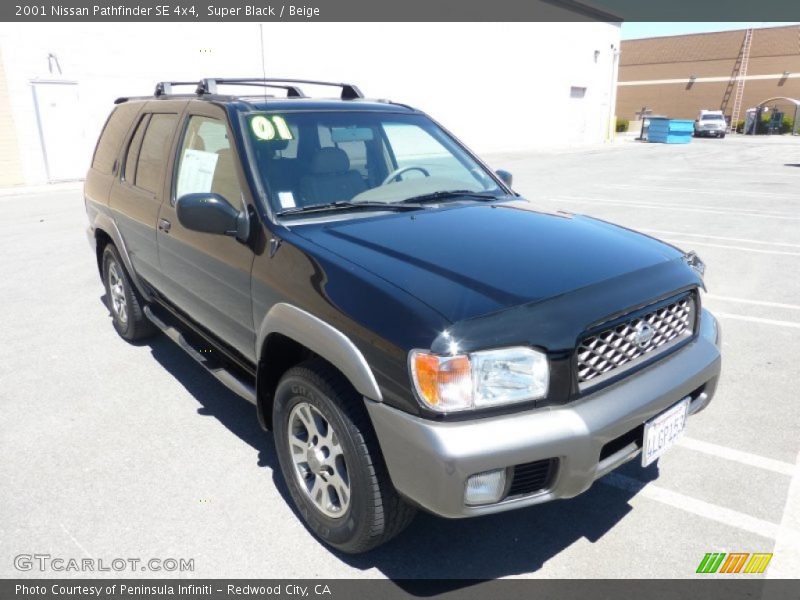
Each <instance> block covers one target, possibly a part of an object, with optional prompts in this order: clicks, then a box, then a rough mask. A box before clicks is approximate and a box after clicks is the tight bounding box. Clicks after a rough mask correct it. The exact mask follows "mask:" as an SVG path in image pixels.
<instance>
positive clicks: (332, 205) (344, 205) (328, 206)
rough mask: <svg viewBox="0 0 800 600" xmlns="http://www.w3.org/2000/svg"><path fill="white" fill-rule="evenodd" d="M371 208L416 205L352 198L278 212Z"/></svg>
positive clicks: (411, 207)
mask: <svg viewBox="0 0 800 600" xmlns="http://www.w3.org/2000/svg"><path fill="white" fill-rule="evenodd" d="M353 208H356V209H369V210H376V209H379V210H415V209H416V208H419V207H416V206H409V205H407V204H406V205H398V204H394V203H390V202H352V201H350V200H338V201H336V202H326V203H325V204H309V205H308V206H293V207H291V208H284V209H283V210H281V211H278V212H277V213H276V214H277V215H278V216H279V217H284V216H286V215H296V214H307V213H315V212H326V211H332V210H342V209H353Z"/></svg>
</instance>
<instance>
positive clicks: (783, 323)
mask: <svg viewBox="0 0 800 600" xmlns="http://www.w3.org/2000/svg"><path fill="white" fill-rule="evenodd" d="M714 316H715V317H722V318H724V319H735V320H738V321H749V322H750V323H763V324H764V325H779V326H780V327H791V328H792V329H800V323H798V322H797V321H778V320H777V319H762V318H761V317H748V316H745V315H734V314H731V313H725V312H719V311H716V310H715V311H714Z"/></svg>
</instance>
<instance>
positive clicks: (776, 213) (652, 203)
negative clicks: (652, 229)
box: [559, 196, 795, 218]
mask: <svg viewBox="0 0 800 600" xmlns="http://www.w3.org/2000/svg"><path fill="white" fill-rule="evenodd" d="M559 198H565V199H574V200H591V201H592V202H605V203H608V204H630V205H639V204H646V205H648V206H653V207H656V208H667V209H672V208H686V209H699V208H704V209H708V210H709V211H714V212H718V213H722V214H728V213H731V212H740V213H747V214H748V215H751V214H752V215H770V216H777V217H786V218H792V216H793V215H794V214H795V213H787V212H780V211H774V210H760V209H757V208H734V209H730V208H728V207H725V206H718V205H712V204H696V203H694V202H692V203H691V204H686V203H681V202H672V201H670V202H669V204H664V203H663V202H661V201H659V200H647V199H645V200H619V199H613V200H611V199H606V198H589V197H587V196H559Z"/></svg>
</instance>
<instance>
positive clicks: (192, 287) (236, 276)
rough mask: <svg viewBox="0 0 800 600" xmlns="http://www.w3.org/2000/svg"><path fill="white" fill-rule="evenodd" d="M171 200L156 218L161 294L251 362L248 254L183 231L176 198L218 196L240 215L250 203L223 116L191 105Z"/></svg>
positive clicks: (231, 242) (216, 238) (176, 156)
mask: <svg viewBox="0 0 800 600" xmlns="http://www.w3.org/2000/svg"><path fill="white" fill-rule="evenodd" d="M171 161H172V164H173V166H172V167H171V168H170V175H171V178H172V186H171V190H170V195H169V201H168V202H164V204H163V205H162V206H161V210H160V214H159V223H160V224H161V227H160V228H159V231H158V234H157V237H158V246H159V258H160V261H161V269H162V271H163V273H164V276H165V280H164V289H163V293H164V295H165V296H166V297H167V299H168V300H169V301H170V302H171V303H172V304H174V305H175V306H176V307H177V308H179V309H180V310H181V311H182V312H184V313H186V314H187V315H188V316H189V317H191V318H192V319H193V320H195V321H197V322H198V323H199V324H200V325H202V326H203V327H205V328H206V329H208V330H210V331H211V332H212V333H214V334H215V335H216V336H217V337H219V338H220V339H221V340H222V341H223V342H225V343H226V344H228V345H229V346H232V347H233V348H234V349H236V350H237V351H238V352H239V353H240V354H242V355H243V356H245V357H246V358H248V359H250V360H254V358H255V356H254V354H255V353H254V345H255V333H254V327H253V312H252V300H251V294H250V270H251V267H252V264H253V258H254V254H253V251H252V250H251V248H250V247H249V246H247V245H245V244H242V243H241V242H239V241H237V240H236V239H235V238H233V237H229V236H224V235H215V234H209V233H200V232H197V231H190V230H188V229H186V228H184V227H182V226H181V224H180V222H179V221H178V216H177V213H176V210H175V202H176V200H177V198H178V197H179V196H181V195H183V194H189V193H207V192H213V193H217V194H220V195H221V196H223V197H224V198H225V199H226V200H227V201H228V202H229V203H230V204H232V205H233V206H234V207H236V208H238V209H239V210H245V209H246V207H247V205H248V204H252V199H251V197H250V192H249V190H248V188H247V185H246V183H245V181H246V180H245V178H244V173H243V171H242V169H241V164H240V161H239V156H238V153H237V150H236V147H235V144H234V143H233V136H232V133H231V131H230V127H229V125H228V120H227V115H226V114H225V111H224V110H223V109H222V108H221V107H219V106H215V105H212V104H209V103H205V102H203V103H200V102H197V103H192V104H190V107H189V109H188V110H187V112H186V115H185V116H184V118H183V120H182V123H181V130H180V136H179V139H178V143H177V147H176V151H175V152H174V153H173V156H172V157H171Z"/></svg>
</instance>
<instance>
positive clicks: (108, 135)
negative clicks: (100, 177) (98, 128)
mask: <svg viewBox="0 0 800 600" xmlns="http://www.w3.org/2000/svg"><path fill="white" fill-rule="evenodd" d="M139 106H141V105H139ZM139 106H137V105H135V104H123V105H121V106H118V107H117V108H115V109H114V111H113V112H112V113H111V115H110V116H109V117H108V121H106V125H105V127H103V132H102V133H101V134H100V139H99V140H98V142H97V147H96V148H95V150H94V158H93V159H92V168H93V169H97V170H98V171H100V172H102V173H111V172H112V170H113V169H114V161H116V160H117V156H119V148H120V146H121V145H122V140H123V139H124V138H125V134H126V133H128V128H129V127H130V125H131V121H132V120H133V117H134V116H136V113H137V112H138V111H139Z"/></svg>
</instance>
